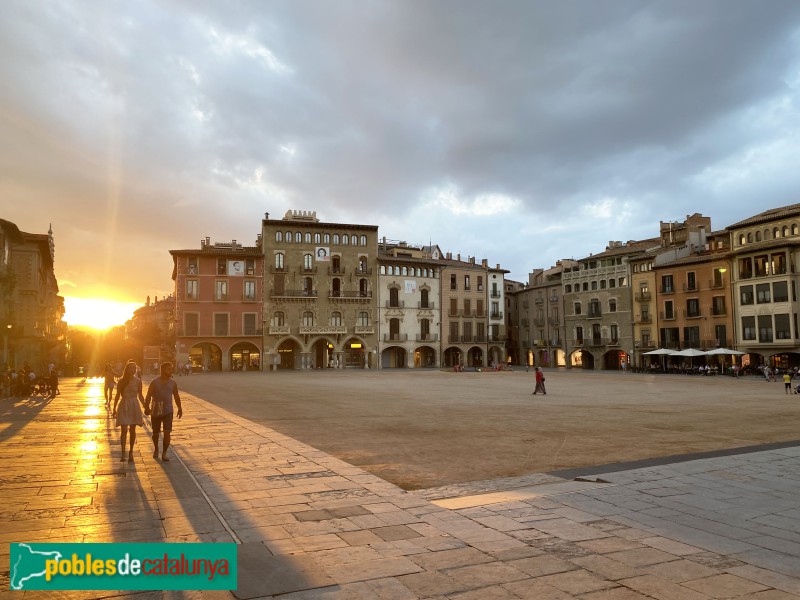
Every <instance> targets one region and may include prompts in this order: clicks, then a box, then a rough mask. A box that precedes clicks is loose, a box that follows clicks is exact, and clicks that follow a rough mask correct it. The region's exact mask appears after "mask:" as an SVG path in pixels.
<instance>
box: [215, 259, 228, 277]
mask: <svg viewBox="0 0 800 600" xmlns="http://www.w3.org/2000/svg"><path fill="white" fill-rule="evenodd" d="M225 273H227V264H226V262H225V259H224V258H218V259H217V275H225Z"/></svg>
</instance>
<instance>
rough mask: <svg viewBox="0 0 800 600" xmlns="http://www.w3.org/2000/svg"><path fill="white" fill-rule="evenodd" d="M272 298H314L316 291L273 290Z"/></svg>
mask: <svg viewBox="0 0 800 600" xmlns="http://www.w3.org/2000/svg"><path fill="white" fill-rule="evenodd" d="M271 295H272V297H273V298H316V297H317V290H283V291H278V290H273V291H272V293H271Z"/></svg>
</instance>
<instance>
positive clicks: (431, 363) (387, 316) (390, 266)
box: [377, 238, 442, 369]
mask: <svg viewBox="0 0 800 600" xmlns="http://www.w3.org/2000/svg"><path fill="white" fill-rule="evenodd" d="M440 256H441V251H440V250H439V248H438V247H436V246H410V245H408V244H407V243H405V242H388V241H387V240H386V239H385V238H384V239H383V240H382V241H381V243H380V252H379V254H378V264H379V274H378V288H377V289H378V325H379V330H380V332H381V334H380V338H379V340H378V354H379V356H380V361H379V362H378V367H379V368H382V369H391V368H424V367H438V366H439V365H440V364H441V344H440V337H439V328H440V326H441V321H442V317H441V312H442V307H441V303H440V301H439V298H440V294H441V290H440V285H439V284H440V282H441V280H440V278H439V258H440Z"/></svg>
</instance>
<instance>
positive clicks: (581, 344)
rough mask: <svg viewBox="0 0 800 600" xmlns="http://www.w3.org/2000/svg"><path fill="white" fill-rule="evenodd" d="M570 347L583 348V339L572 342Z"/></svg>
mask: <svg viewBox="0 0 800 600" xmlns="http://www.w3.org/2000/svg"><path fill="white" fill-rule="evenodd" d="M572 345H573V346H575V347H582V346H583V338H581V339H579V340H572Z"/></svg>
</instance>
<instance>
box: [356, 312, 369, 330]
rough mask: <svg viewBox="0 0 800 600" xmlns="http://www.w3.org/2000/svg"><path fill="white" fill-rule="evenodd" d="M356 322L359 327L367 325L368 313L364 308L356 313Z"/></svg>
mask: <svg viewBox="0 0 800 600" xmlns="http://www.w3.org/2000/svg"><path fill="white" fill-rule="evenodd" d="M356 324H357V325H358V326H359V327H369V313H368V312H367V311H365V310H362V311H361V312H360V313H358V318H357V319H356Z"/></svg>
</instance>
